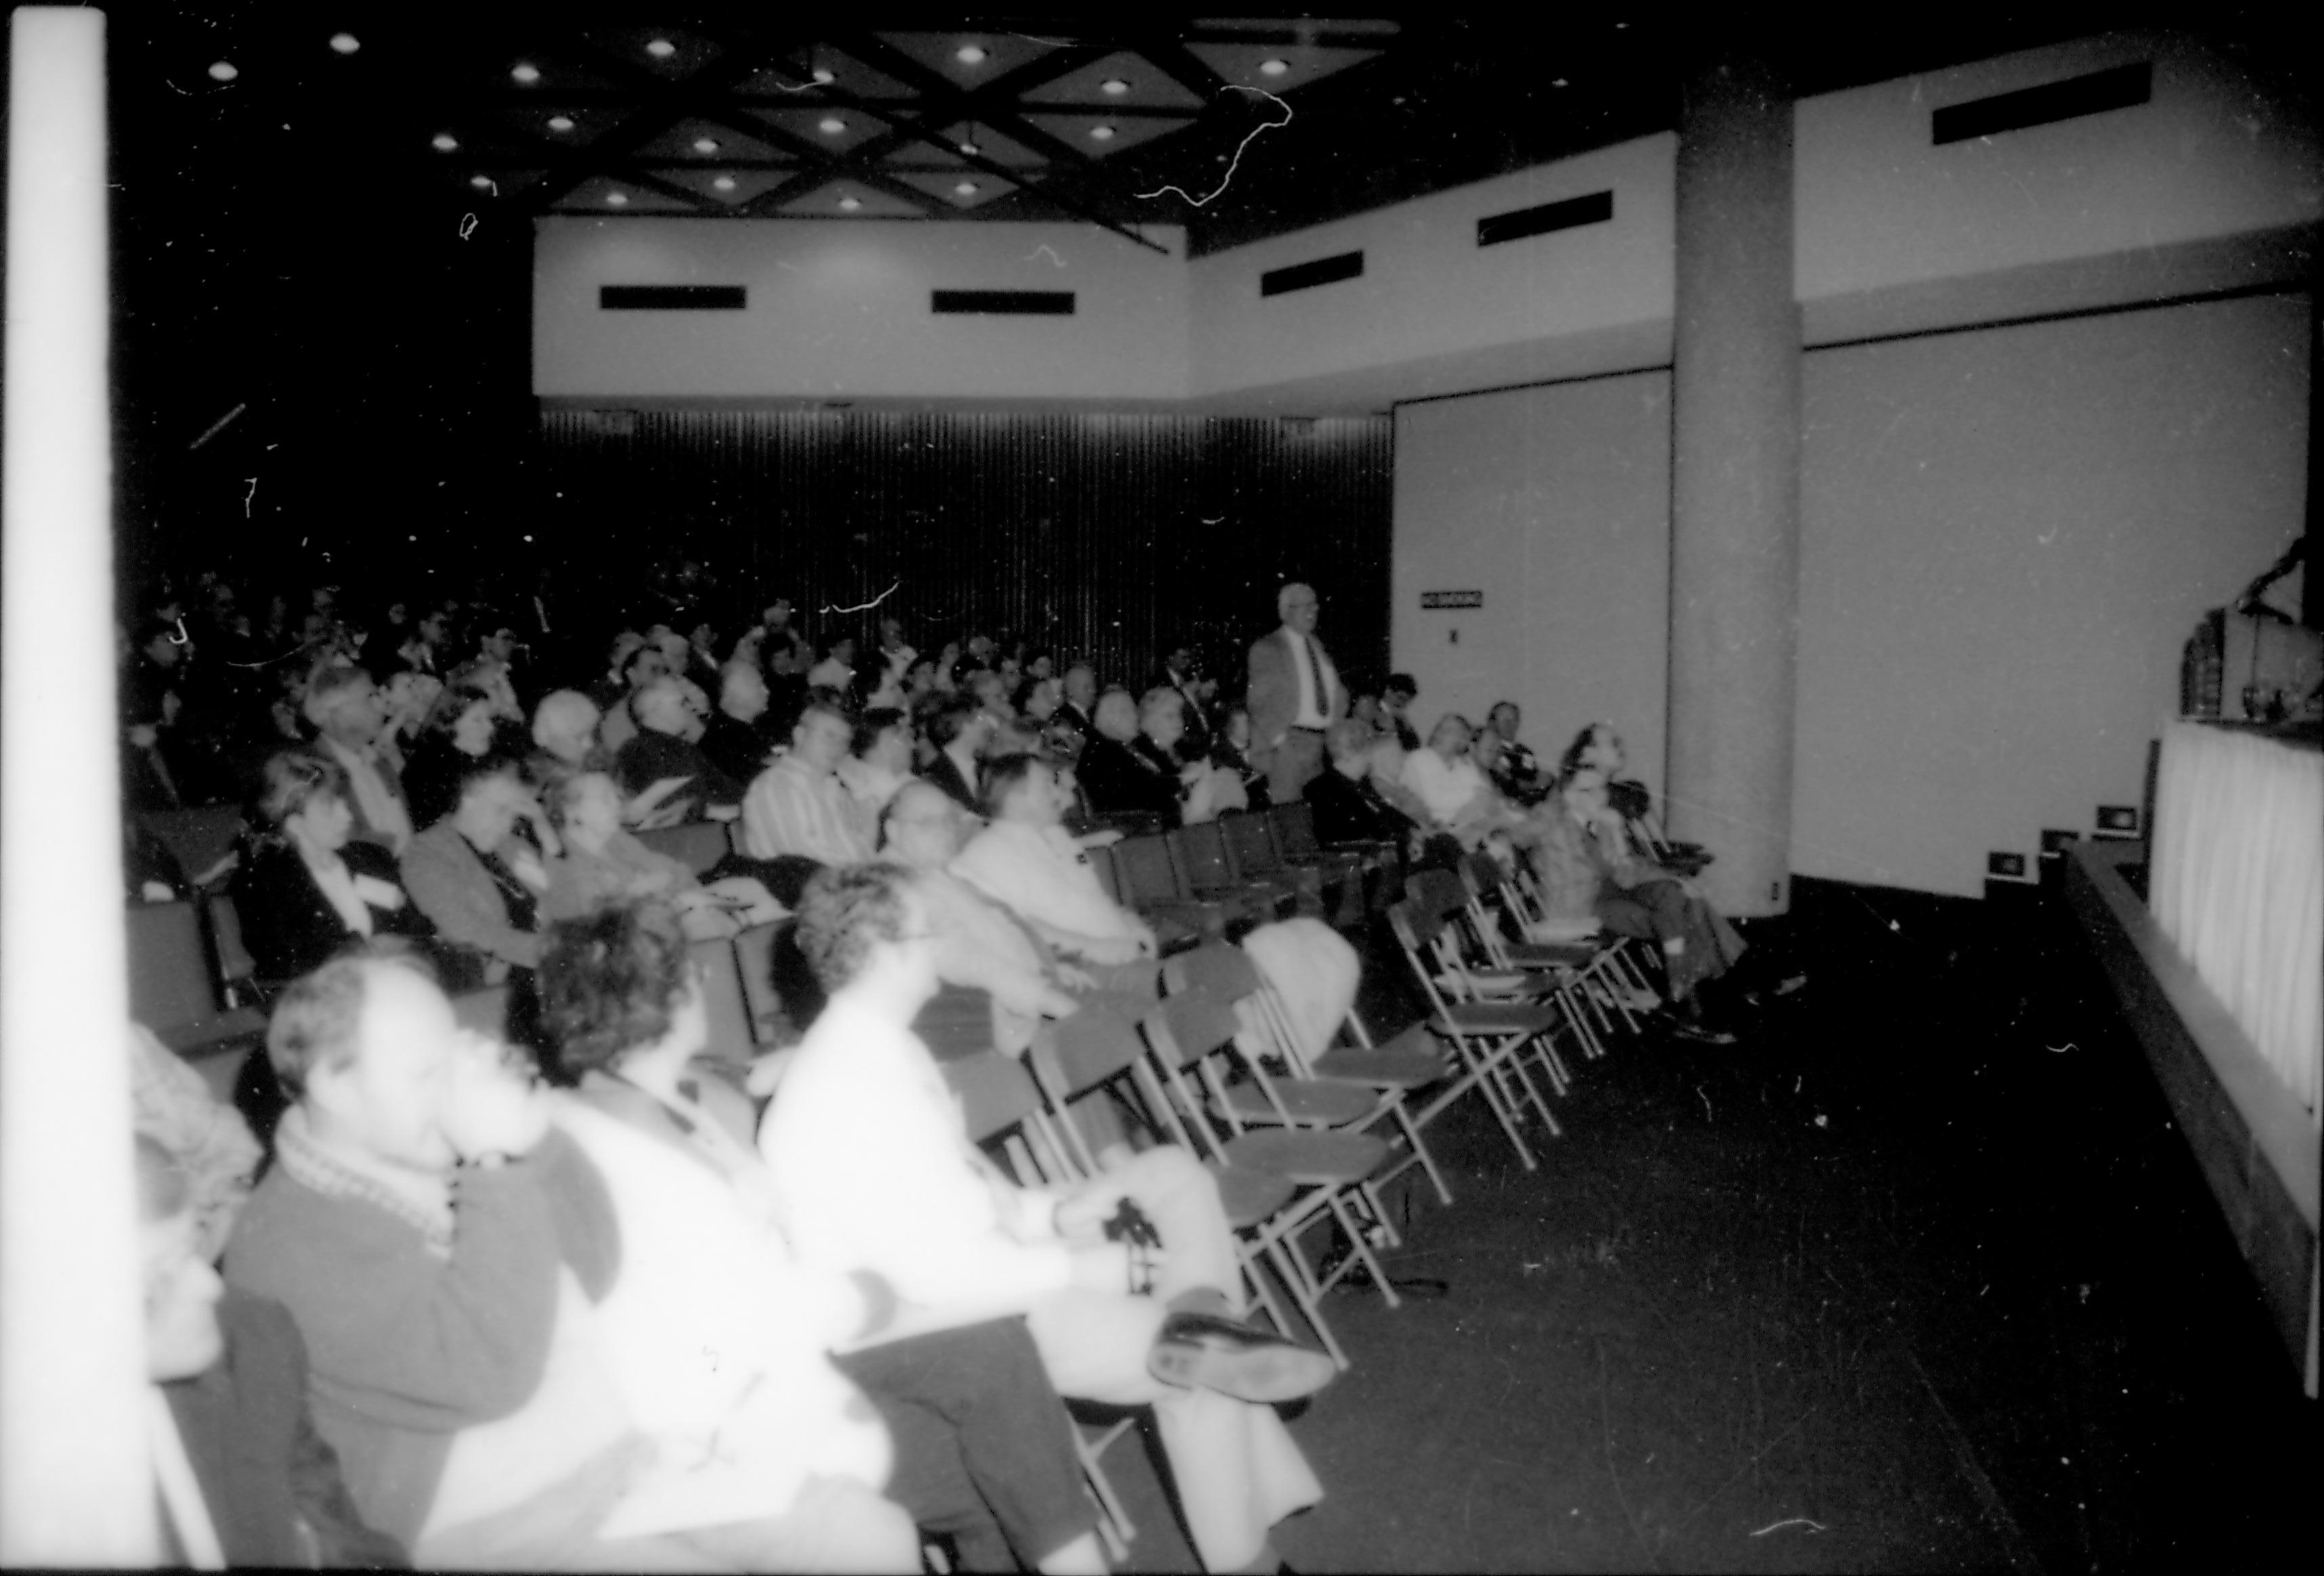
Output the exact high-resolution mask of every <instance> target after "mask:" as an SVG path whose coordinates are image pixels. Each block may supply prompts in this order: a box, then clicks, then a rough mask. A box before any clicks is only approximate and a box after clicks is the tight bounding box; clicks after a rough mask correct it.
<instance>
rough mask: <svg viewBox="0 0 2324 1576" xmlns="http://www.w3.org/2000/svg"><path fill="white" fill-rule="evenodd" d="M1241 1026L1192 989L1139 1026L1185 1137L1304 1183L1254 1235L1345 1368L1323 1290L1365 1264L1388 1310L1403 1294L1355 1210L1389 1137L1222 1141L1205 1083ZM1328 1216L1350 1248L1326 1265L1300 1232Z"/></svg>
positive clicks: (1174, 1127) (1211, 1155)
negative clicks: (1316, 1260) (1314, 1258)
mask: <svg viewBox="0 0 2324 1576" xmlns="http://www.w3.org/2000/svg"><path fill="white" fill-rule="evenodd" d="M1241 1026H1242V1020H1241V1018H1240V1016H1239V1015H1238V1014H1237V1013H1236V1011H1235V1009H1233V1008H1232V1007H1231V1006H1229V1005H1228V1004H1226V1003H1225V1002H1222V1001H1220V1000H1217V999H1216V998H1214V997H1212V996H1208V995H1205V994H1203V992H1200V991H1189V992H1187V993H1186V994H1185V995H1180V996H1169V997H1165V998H1164V999H1163V1000H1162V1001H1161V1002H1160V1004H1159V1005H1157V1007H1156V1008H1155V1009H1154V1010H1152V1011H1151V1012H1149V1013H1148V1014H1147V1015H1146V1017H1145V1018H1144V1020H1143V1021H1142V1022H1141V1023H1140V1024H1139V1031H1140V1032H1141V1033H1142V1034H1143V1035H1144V1036H1145V1038H1146V1048H1147V1055H1146V1062H1147V1065H1148V1067H1150V1068H1151V1069H1152V1070H1153V1075H1154V1076H1155V1078H1156V1080H1157V1082H1158V1083H1159V1084H1160V1085H1161V1091H1160V1092H1161V1093H1162V1095H1163V1096H1164V1098H1163V1100H1162V1102H1161V1104H1162V1112H1163V1115H1164V1117H1165V1120H1167V1121H1168V1123H1169V1125H1170V1129H1171V1133H1172V1136H1173V1137H1175V1138H1176V1139H1177V1140H1178V1142H1180V1143H1181V1144H1183V1145H1185V1147H1187V1148H1188V1149H1189V1150H1191V1151H1192V1152H1193V1153H1194V1154H1196V1155H1199V1156H1202V1157H1203V1158H1204V1159H1206V1160H1209V1161H1212V1162H1213V1163H1214V1164H1217V1165H1222V1166H1231V1167H1235V1168H1247V1169H1251V1170H1257V1171H1262V1172H1265V1171H1271V1172H1274V1173H1276V1174H1277V1175H1281V1176H1284V1177H1286V1178H1288V1179H1289V1180H1290V1181H1292V1182H1294V1183H1296V1184H1299V1185H1300V1186H1301V1187H1302V1188H1304V1189H1305V1191H1304V1192H1302V1193H1299V1194H1296V1195H1294V1197H1293V1198H1292V1199H1291V1201H1290V1202H1289V1203H1286V1204H1285V1205H1284V1206H1283V1207H1282V1209H1280V1210H1279V1211H1277V1212H1276V1213H1275V1214H1274V1215H1273V1216H1272V1217H1270V1218H1269V1219H1268V1220H1266V1221H1261V1222H1259V1224H1257V1225H1256V1226H1255V1227H1254V1228H1253V1238H1254V1240H1255V1244H1256V1245H1257V1247H1258V1248H1259V1250H1260V1251H1261V1252H1262V1253H1264V1254H1265V1255H1266V1256H1267V1258H1268V1261H1269V1262H1270V1263H1271V1264H1273V1265H1274V1266H1275V1267H1277V1270H1278V1271H1279V1272H1280V1271H1283V1270H1286V1269H1287V1271H1288V1272H1289V1273H1288V1289H1289V1291H1290V1293H1291V1295H1292V1298H1293V1300H1294V1301H1296V1302H1297V1303H1298V1304H1299V1311H1300V1312H1301V1313H1304V1314H1305V1316H1306V1319H1307V1323H1309V1324H1310V1325H1312V1326H1313V1327H1314V1330H1315V1332H1316V1334H1317V1335H1318V1336H1319V1337H1321V1338H1322V1340H1323V1345H1324V1349H1325V1350H1328V1351H1329V1352H1330V1353H1331V1354H1332V1360H1333V1361H1334V1362H1336V1363H1338V1364H1339V1365H1340V1366H1341V1367H1342V1368H1343V1369H1344V1368H1346V1367H1347V1366H1348V1357H1347V1353H1346V1351H1345V1350H1343V1349H1342V1347H1341V1345H1340V1343H1339V1340H1338V1338H1337V1337H1336V1336H1334V1335H1333V1333H1332V1330H1331V1326H1330V1325H1329V1324H1328V1323H1325V1321H1324V1319H1323V1295H1324V1294H1325V1293H1326V1292H1328V1291H1330V1290H1331V1289H1332V1287H1333V1286H1336V1285H1337V1284H1338V1283H1339V1282H1340V1281H1341V1280H1342V1279H1344V1278H1345V1277H1347V1276H1350V1275H1352V1274H1354V1273H1355V1271H1356V1270H1357V1269H1358V1268H1359V1267H1361V1268H1362V1269H1364V1270H1365V1271H1367V1272H1368V1273H1369V1275H1370V1276H1371V1279H1372V1284H1373V1286H1377V1287H1378V1288H1379V1294H1380V1296H1381V1297H1382V1298H1383V1299H1384V1300H1385V1301H1386V1302H1387V1304H1388V1306H1389V1307H1391V1308H1393V1307H1396V1306H1397V1305H1398V1304H1399V1301H1400V1299H1398V1297H1397V1295H1396V1287H1395V1286H1394V1285H1393V1284H1392V1283H1391V1282H1390V1281H1389V1279H1388V1274H1387V1272H1386V1271H1385V1270H1383V1269H1382V1268H1381V1267H1380V1264H1379V1259H1378V1258H1376V1257H1375V1256H1374V1254H1373V1252H1372V1247H1371V1242H1370V1240H1369V1239H1368V1238H1367V1237H1366V1235H1365V1233H1364V1227H1363V1223H1362V1222H1361V1221H1359V1220H1358V1219H1357V1218H1356V1215H1355V1213H1354V1212H1351V1209H1350V1200H1351V1199H1354V1200H1357V1201H1360V1202H1362V1203H1365V1204H1366V1205H1367V1207H1366V1209H1365V1210H1364V1213H1365V1214H1367V1215H1370V1214H1371V1213H1372V1212H1371V1211H1370V1209H1369V1201H1368V1200H1366V1199H1365V1197H1364V1194H1363V1193H1362V1191H1361V1189H1362V1184H1363V1183H1364V1182H1365V1181H1367V1180H1368V1179H1369V1178H1370V1177H1371V1176H1373V1175H1375V1174H1377V1173H1378V1172H1379V1169H1380V1167H1381V1166H1382V1165H1383V1164H1384V1163H1385V1162H1386V1160H1387V1159H1388V1141H1387V1140H1386V1139H1384V1138H1377V1137H1375V1136H1373V1135H1371V1134H1369V1133H1349V1132H1323V1131H1315V1130H1313V1129H1298V1128H1268V1129H1252V1130H1246V1131H1243V1132H1239V1133H1234V1134H1232V1135H1231V1137H1227V1138H1221V1137H1220V1136H1219V1135H1218V1134H1217V1132H1216V1131H1214V1130H1213V1128H1212V1127H1211V1125H1210V1120H1209V1119H1208V1117H1207V1116H1206V1115H1205V1113H1204V1106H1205V1104H1206V1103H1207V1101H1205V1100H1204V1099H1203V1094H1202V1093H1201V1092H1198V1087H1199V1089H1200V1090H1202V1091H1203V1092H1208V1093H1209V1094H1210V1095H1211V1096H1212V1097H1213V1098H1215V1097H1216V1095H1217V1092H1218V1090H1219V1087H1220V1085H1221V1084H1222V1082H1223V1070H1222V1066H1221V1062H1222V1053H1223V1052H1224V1051H1225V1048H1226V1046H1227V1045H1228V1043H1229V1042H1230V1041H1231V1040H1232V1039H1233V1038H1234V1037H1235V1034H1236V1032H1237V1031H1238V1030H1239V1029H1240V1028H1241ZM1375 1219H1377V1217H1375ZM1327 1221H1328V1222H1329V1223H1331V1224H1333V1225H1335V1226H1337V1227H1338V1228H1339V1230H1340V1232H1341V1233H1342V1235H1343V1236H1344V1237H1345V1238H1346V1240H1347V1243H1348V1252H1347V1255H1346V1257H1345V1258H1342V1259H1341V1260H1340V1262H1339V1263H1338V1264H1337V1265H1336V1266H1334V1267H1331V1268H1329V1269H1322V1270H1319V1269H1318V1268H1317V1267H1316V1266H1315V1265H1314V1264H1311V1263H1310V1262H1309V1261H1308V1258H1307V1256H1306V1253H1305V1250H1304V1249H1302V1248H1301V1247H1300V1238H1301V1237H1302V1235H1303V1234H1305V1232H1306V1231H1307V1230H1310V1229H1311V1228H1313V1227H1314V1226H1317V1225H1320V1224H1323V1223H1326V1222H1327ZM1381 1223H1384V1222H1381Z"/></svg>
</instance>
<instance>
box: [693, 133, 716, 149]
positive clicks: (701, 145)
mask: <svg viewBox="0 0 2324 1576" xmlns="http://www.w3.org/2000/svg"><path fill="white" fill-rule="evenodd" d="M694 151H695V152H697V153H715V152H717V151H718V139H717V138H716V137H696V138H695V139H694Z"/></svg>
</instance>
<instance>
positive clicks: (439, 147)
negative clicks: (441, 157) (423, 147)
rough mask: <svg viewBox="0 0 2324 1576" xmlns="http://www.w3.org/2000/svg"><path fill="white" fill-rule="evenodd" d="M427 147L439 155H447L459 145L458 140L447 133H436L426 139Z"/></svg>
mask: <svg viewBox="0 0 2324 1576" xmlns="http://www.w3.org/2000/svg"><path fill="white" fill-rule="evenodd" d="M428 145H429V147H431V148H434V149H435V150H436V151H437V152H439V153H448V152H451V151H452V150H453V149H455V148H457V147H458V146H459V145H460V139H459V138H457V137H456V136H454V135H453V134H451V133H449V132H438V133H437V134H435V135H434V136H432V137H430V138H429V139H428Z"/></svg>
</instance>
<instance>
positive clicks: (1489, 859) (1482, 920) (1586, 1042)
mask: <svg viewBox="0 0 2324 1576" xmlns="http://www.w3.org/2000/svg"><path fill="white" fill-rule="evenodd" d="M1434 873H1436V874H1437V875H1439V876H1442V875H1443V872H1441V871H1439V872H1434ZM1453 873H1454V874H1455V876H1456V877H1457V879H1458V880H1459V881H1460V883H1461V890H1462V899H1463V908H1464V910H1465V912H1466V914H1467V917H1468V922H1469V931H1470V935H1471V939H1472V940H1473V941H1474V942H1475V943H1476V945H1477V947H1478V949H1479V951H1480V953H1481V954H1483V961H1484V963H1485V964H1486V966H1487V967H1488V968H1490V969H1492V970H1494V971H1496V972H1501V973H1504V974H1506V973H1509V972H1517V973H1521V974H1534V975H1536V976H1538V977H1539V980H1540V982H1541V984H1542V985H1543V986H1545V987H1552V988H1554V997H1555V1000H1557V1002H1558V1003H1559V1005H1560V1006H1561V1007H1562V1008H1563V1009H1564V1011H1565V1014H1566V1017H1567V1019H1568V1021H1569V1022H1570V1023H1571V1024H1572V1028H1573V1032H1574V1037H1575V1038H1576V1039H1578V1040H1579V1041H1580V1042H1581V1044H1582V1051H1583V1052H1584V1054H1586V1055H1589V1056H1590V1057H1591V1058H1592V1059H1593V1060H1594V1059H1595V1058H1597V1057H1600V1056H1602V1055H1605V1054H1606V1045H1605V1042H1604V1041H1603V1040H1602V1039H1600V1037H1599V1031H1600V1029H1602V1030H1604V1031H1605V1032H1606V1033H1608V1034H1611V1033H1612V1032H1613V1030H1614V1025H1613V1020H1612V1019H1611V1018H1609V1017H1608V1016H1607V1015H1606V1010H1605V1006H1604V1004H1603V1003H1601V1002H1600V1000H1599V999H1598V997H1597V994H1596V993H1595V992H1594V991H1592V989H1591V987H1592V984H1593V982H1594V978H1593V976H1594V972H1595V971H1597V970H1599V969H1600V968H1601V967H1603V966H1605V965H1606V963H1607V962H1608V958H1607V952H1608V951H1609V949H1602V948H1600V946H1599V945H1597V944H1595V943H1592V942H1587V941H1571V942H1531V941H1516V942H1513V941H1511V940H1509V939H1508V937H1507V936H1506V935H1503V934H1502V923H1501V919H1502V916H1501V913H1500V912H1499V911H1496V910H1494V909H1492V908H1488V907H1487V906H1486V901H1485V899H1486V898H1487V895H1488V894H1490V895H1491V896H1493V897H1496V898H1502V901H1503V902H1504V903H1506V902H1507V901H1508V899H1506V898H1503V897H1502V883H1503V882H1504V881H1506V880H1508V879H1509V876H1508V871H1504V870H1503V869H1502V868H1501V865H1500V862H1499V861H1498V860H1496V859H1495V858H1494V857H1493V856H1492V855H1491V854H1489V853H1485V852H1483V851H1482V850H1478V851H1477V852H1474V853H1471V854H1470V855H1469V856H1468V857H1467V858H1465V859H1463V860H1462V862H1461V864H1460V866H1459V869H1458V870H1457V871H1455V872H1453ZM1417 879H1418V878H1417V877H1416V878H1415V880H1417ZM1607 1000H1610V1001H1611V1002H1612V1003H1613V1005H1614V1006H1615V1007H1616V1008H1617V1009H1618V1010H1620V1011H1621V1012H1622V1013H1623V1014H1624V1016H1625V1018H1626V1019H1627V1018H1628V1011H1629V1008H1628V1002H1626V1001H1624V1000H1622V999H1621V998H1619V997H1617V996H1613V995H1611V994H1610V993H1609V995H1608V998H1607ZM1585 1009H1586V1010H1585ZM1593 1020H1594V1024H1595V1027H1593ZM1633 1027H1635V1024H1634V1025H1633Z"/></svg>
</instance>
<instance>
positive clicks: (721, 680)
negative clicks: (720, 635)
mask: <svg viewBox="0 0 2324 1576" xmlns="http://www.w3.org/2000/svg"><path fill="white" fill-rule="evenodd" d="M767 706H768V694H767V680H766V678H765V677H764V676H763V675H762V674H761V673H760V671H759V665H758V664H757V662H755V661H753V660H752V659H749V658H747V657H743V658H737V659H734V660H733V661H731V662H729V663H727V664H726V666H725V667H724V668H721V669H720V670H719V676H718V709H717V711H716V712H715V713H714V714H712V715H711V717H710V719H709V721H708V723H706V724H705V726H704V728H703V730H702V753H703V754H704V755H705V756H706V757H708V758H709V760H710V764H711V765H713V766H715V767H716V768H717V769H718V770H720V771H722V772H724V773H725V774H726V776H727V777H728V778H730V779H733V781H735V782H739V783H745V784H747V783H748V782H750V780H751V779H752V778H755V777H757V776H758V775H759V773H761V772H762V771H764V770H766V769H767V763H768V762H769V761H770V760H772V759H773V757H774V753H775V751H776V750H777V749H778V748H779V746H780V744H781V742H782V741H781V740H780V738H779V737H778V736H777V735H776V733H775V732H774V730H773V728H772V727H771V726H770V725H769V720H768V715H767Z"/></svg>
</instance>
